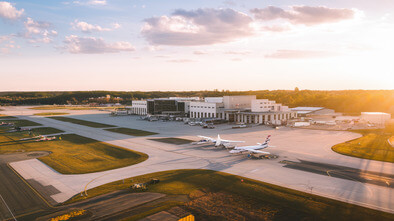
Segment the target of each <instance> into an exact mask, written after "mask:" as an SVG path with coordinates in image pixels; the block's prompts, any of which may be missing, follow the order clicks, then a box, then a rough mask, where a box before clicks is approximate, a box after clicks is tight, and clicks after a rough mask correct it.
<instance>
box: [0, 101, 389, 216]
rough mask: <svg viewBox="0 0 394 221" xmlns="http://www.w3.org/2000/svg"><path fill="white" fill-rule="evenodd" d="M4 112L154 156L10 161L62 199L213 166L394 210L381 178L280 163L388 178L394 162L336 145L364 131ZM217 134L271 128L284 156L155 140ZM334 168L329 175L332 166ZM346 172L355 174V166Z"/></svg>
mask: <svg viewBox="0 0 394 221" xmlns="http://www.w3.org/2000/svg"><path fill="white" fill-rule="evenodd" d="M5 113H6V114H9V115H18V113H19V114H21V113H23V115H22V116H18V117H20V118H21V119H28V120H32V121H36V122H39V123H42V124H43V125H45V126H49V127H55V128H58V129H61V130H64V131H66V132H69V133H76V134H79V135H81V136H86V137H90V138H93V139H96V140H100V141H104V142H108V143H110V144H114V145H118V146H122V147H124V148H129V149H132V150H136V151H141V152H144V153H147V154H148V155H149V159H148V160H146V161H144V162H142V163H140V164H137V165H133V166H129V167H125V168H119V169H115V170H111V171H104V172H98V173H91V174H83V175H62V174H59V173H57V172H56V171H53V170H52V169H51V168H49V167H48V166H46V165H45V164H43V163H42V162H40V161H38V160H36V159H31V160H26V161H20V162H16V163H12V164H11V165H12V167H13V168H14V169H15V170H17V171H18V172H19V173H20V174H21V175H22V176H23V177H24V178H25V179H32V180H35V181H37V182H39V183H41V184H43V185H44V184H45V185H51V186H53V187H54V188H56V189H57V190H58V191H59V193H55V194H52V195H50V197H51V198H52V199H53V200H54V201H56V202H63V201H65V200H67V199H68V198H70V197H72V196H73V195H75V194H79V193H80V192H82V191H83V190H84V189H85V188H86V189H90V188H93V187H96V186H99V185H102V184H105V183H108V182H112V181H115V180H120V179H123V178H127V177H132V176H137V175H142V174H146V173H152V172H157V171H164V170H172V169H211V170H217V171H223V172H227V173H231V174H236V175H240V176H245V177H248V178H252V179H256V180H260V181H264V182H268V183H272V184H277V185H280V186H284V187H288V188H291V189H296V190H300V191H304V192H309V193H313V194H317V195H321V196H325V197H329V198H333V199H337V200H341V201H345V202H350V203H354V204H358V205H362V206H366V207H370V208H373V209H378V210H383V211H387V212H391V213H393V212H394V197H393V193H394V192H393V188H392V186H391V184H390V185H389V186H387V185H386V186H385V185H384V184H383V185H376V183H373V182H360V181H359V180H353V179H346V178H344V177H343V176H342V177H340V176H338V172H332V171H331V175H330V176H329V175H327V174H321V173H316V172H311V171H308V170H305V169H295V168H290V167H289V166H286V165H285V164H283V163H280V162H281V161H283V160H287V161H291V162H296V163H299V162H302V161H304V162H317V163H323V164H330V165H337V166H341V167H347V168H351V169H355V170H360V171H364V172H365V171H367V172H368V173H366V174H367V175H371V174H373V175H374V176H377V177H379V174H386V175H385V176H386V177H387V176H389V177H390V176H392V175H393V174H394V167H393V164H392V163H385V162H379V161H371V160H365V159H359V158H353V157H348V156H344V155H340V154H337V153H335V152H333V151H331V147H332V146H333V145H335V144H337V143H341V142H344V141H347V140H351V139H355V138H357V137H359V136H360V135H359V134H355V133H350V132H344V131H319V130H304V129H302V130H301V129H291V128H281V129H279V130H275V129H272V128H269V127H265V126H258V127H252V128H243V129H234V130H231V129H229V127H231V126H230V125H220V126H218V127H217V128H215V129H212V130H204V129H201V127H192V126H188V125H184V124H183V123H181V122H147V121H141V120H138V117H136V116H122V117H110V116H109V115H108V114H107V113H102V112H98V111H96V112H94V111H80V112H75V111H74V112H72V114H71V115H68V117H75V118H77V119H83V120H90V121H95V122H99V123H107V124H112V125H117V126H120V127H129V128H134V129H142V130H147V131H152V132H157V133H159V134H158V135H154V136H148V137H132V136H127V135H123V134H117V133H112V132H109V131H105V130H102V129H97V128H90V127H86V126H81V125H77V124H71V123H67V122H60V121H56V120H53V119H48V118H43V117H36V116H31V114H32V112H30V111H29V110H27V109H23V110H21V109H18V108H16V110H13V111H12V110H11V111H10V113H7V110H6V111H5ZM76 113H78V114H76ZM218 133H220V135H221V137H222V138H223V139H232V140H245V141H247V142H246V143H245V145H253V144H255V143H257V142H261V141H262V140H264V139H265V137H266V136H267V135H269V134H270V135H272V139H271V144H272V145H273V146H276V147H275V148H268V149H266V150H267V151H269V152H271V153H272V154H275V155H278V156H279V158H277V159H265V160H250V159H248V158H247V157H246V156H245V155H230V154H229V153H228V151H226V150H225V149H223V150H221V149H215V148H207V147H198V146H195V145H191V144H184V145H175V144H170V143H161V142H157V141H152V140H149V139H152V138H164V137H178V138H183V139H190V140H197V138H196V135H204V136H217V134H218ZM328 173H329V174H330V171H329V172H328ZM350 173H351V172H350ZM342 175H343V174H342ZM346 175H349V173H347V174H346ZM346 175H345V176H346ZM364 175H365V174H364ZM359 176H362V174H359ZM370 178H371V177H369V178H365V179H366V180H367V179H370Z"/></svg>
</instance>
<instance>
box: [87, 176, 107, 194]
mask: <svg viewBox="0 0 394 221" xmlns="http://www.w3.org/2000/svg"><path fill="white" fill-rule="evenodd" d="M107 174H108V173H106V174H103V175H101V176H99V177H96V178H94V179H92V180H91V181H89V182H88V183H87V184H86V186H85V188H84V191H82V192H85V196H88V193H87V188H88V185H89V184H90V183H91V182H93V181H95V180H97V179H98V178H101V177H103V176H105V175H107ZM82 192H81V195H82Z"/></svg>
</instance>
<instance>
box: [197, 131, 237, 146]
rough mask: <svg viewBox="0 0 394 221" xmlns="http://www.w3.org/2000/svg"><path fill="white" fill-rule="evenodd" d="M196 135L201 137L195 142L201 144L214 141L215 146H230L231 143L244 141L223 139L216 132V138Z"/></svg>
mask: <svg viewBox="0 0 394 221" xmlns="http://www.w3.org/2000/svg"><path fill="white" fill-rule="evenodd" d="M198 137H200V138H202V140H200V141H198V142H197V143H196V144H203V143H214V144H215V147H219V146H223V147H226V148H229V147H231V143H243V142H245V141H238V140H224V139H222V138H220V135H219V134H218V137H217V138H216V139H214V138H212V137H205V136H201V135H198Z"/></svg>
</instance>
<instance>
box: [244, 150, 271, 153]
mask: <svg viewBox="0 0 394 221" xmlns="http://www.w3.org/2000/svg"><path fill="white" fill-rule="evenodd" d="M246 150H247V151H249V153H260V154H270V152H265V151H260V150H253V149H246Z"/></svg>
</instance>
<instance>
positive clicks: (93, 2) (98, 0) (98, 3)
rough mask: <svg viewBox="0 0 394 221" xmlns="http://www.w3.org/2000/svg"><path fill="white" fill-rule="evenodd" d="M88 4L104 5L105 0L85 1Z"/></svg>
mask: <svg viewBox="0 0 394 221" xmlns="http://www.w3.org/2000/svg"><path fill="white" fill-rule="evenodd" d="M87 4H88V5H106V4H107V0H90V1H88V2H87Z"/></svg>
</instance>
